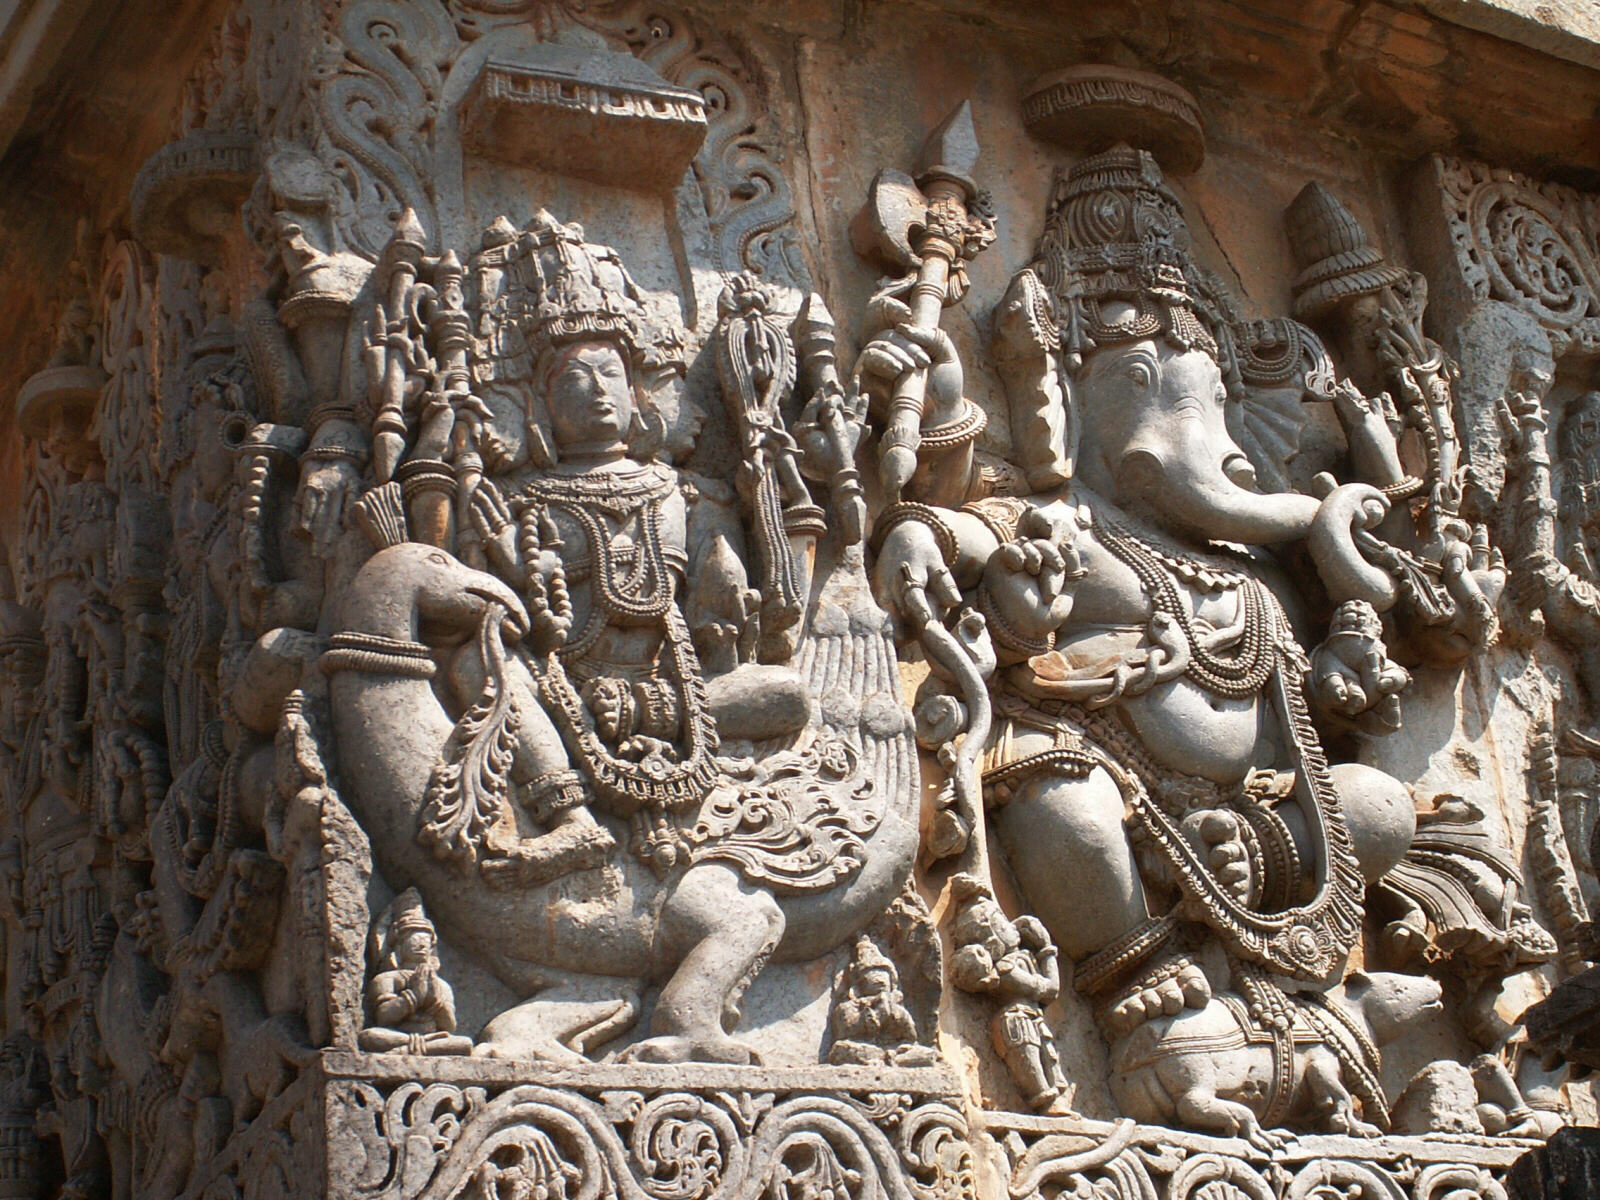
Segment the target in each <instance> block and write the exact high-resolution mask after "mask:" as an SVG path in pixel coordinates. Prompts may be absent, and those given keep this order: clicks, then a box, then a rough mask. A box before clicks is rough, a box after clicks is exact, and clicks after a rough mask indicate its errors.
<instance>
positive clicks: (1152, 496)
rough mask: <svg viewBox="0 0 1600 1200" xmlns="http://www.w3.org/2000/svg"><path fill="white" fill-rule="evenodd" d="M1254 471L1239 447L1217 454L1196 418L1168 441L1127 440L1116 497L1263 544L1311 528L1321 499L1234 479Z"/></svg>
mask: <svg viewBox="0 0 1600 1200" xmlns="http://www.w3.org/2000/svg"><path fill="white" fill-rule="evenodd" d="M1252 474H1253V473H1251V472H1250V471H1249V467H1248V461H1247V460H1246V459H1245V458H1244V455H1243V454H1242V453H1240V452H1238V451H1237V450H1234V451H1232V452H1231V453H1230V454H1229V455H1227V456H1226V457H1222V456H1219V455H1218V454H1217V453H1216V451H1215V448H1214V447H1213V446H1211V445H1210V444H1209V439H1207V438H1206V437H1205V436H1204V430H1203V429H1202V428H1200V427H1199V426H1198V424H1196V425H1195V426H1194V427H1193V429H1192V430H1184V431H1180V432H1179V433H1178V435H1177V436H1176V438H1175V439H1174V444H1172V445H1170V446H1161V447H1155V446H1151V445H1149V444H1143V445H1134V446H1131V447H1130V448H1129V449H1128V450H1127V451H1126V452H1125V453H1124V454H1123V456H1122V459H1121V461H1120V463H1119V464H1118V470H1117V477H1116V481H1117V491H1118V494H1119V496H1120V497H1122V498H1124V499H1128V500H1139V501H1142V502H1143V503H1145V504H1147V505H1149V506H1150V507H1151V508H1153V509H1154V510H1155V511H1156V512H1158V513H1160V514H1161V516H1162V517H1163V518H1164V519H1165V520H1166V522H1167V523H1169V524H1171V525H1173V526H1176V527H1178V528H1180V529H1183V530H1185V531H1187V532H1190V533H1193V534H1196V535H1199V536H1201V537H1204V538H1208V539H1212V540H1217V541H1226V542H1239V543H1242V544H1243V545H1247V546H1262V545H1271V544H1273V543H1276V542H1291V541H1297V540H1299V539H1301V538H1304V537H1305V536H1306V535H1307V534H1309V533H1310V532H1311V527H1312V524H1313V522H1314V521H1315V520H1316V516H1317V510H1318V508H1319V507H1320V503H1319V501H1317V500H1314V499H1313V498H1312V497H1310V496H1303V495H1301V494H1299V493H1298V492H1275V493H1272V494H1270V495H1266V494H1263V493H1261V492H1257V491H1252V490H1250V489H1249V488H1248V487H1246V486H1242V485H1241V484H1240V483H1239V482H1237V481H1236V480H1237V479H1238V478H1240V477H1249V476H1250V475H1252Z"/></svg>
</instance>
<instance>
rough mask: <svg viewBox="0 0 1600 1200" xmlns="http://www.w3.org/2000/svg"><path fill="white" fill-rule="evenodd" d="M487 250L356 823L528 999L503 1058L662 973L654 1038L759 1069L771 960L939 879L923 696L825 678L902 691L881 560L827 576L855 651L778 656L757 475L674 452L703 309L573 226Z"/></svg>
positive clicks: (345, 717) (383, 678) (397, 611)
mask: <svg viewBox="0 0 1600 1200" xmlns="http://www.w3.org/2000/svg"><path fill="white" fill-rule="evenodd" d="M402 232H403V231H402ZM399 236H400V234H399V233H397V238H398V237H399ZM447 268H448V271H447ZM467 269H468V270H470V272H471V273H472V277H473V278H474V279H475V280H476V281H477V287H476V289H475V295H474V297H473V298H472V299H471V301H470V303H471V304H472V305H473V306H474V308H475V309H476V312H475V313H474V314H472V320H471V322H470V323H469V321H468V320H467V316H468V314H466V313H465V311H464V310H463V309H461V308H460V305H459V303H455V302H452V303H453V304H454V306H453V307H452V308H450V309H449V310H447V311H444V315H443V317H441V318H440V319H439V320H437V321H436V322H435V325H436V326H437V328H438V329H439V330H441V331H442V335H441V336H442V338H443V340H441V341H440V342H439V347H438V348H439V353H440V354H449V353H459V350H457V349H452V348H453V347H460V346H461V345H463V344H464V343H465V340H466V337H465V334H464V332H463V331H464V330H466V329H468V328H475V329H476V330H477V331H478V334H477V335H476V336H475V339H474V340H473V343H472V355H473V358H472V361H471V375H472V378H473V381H474V383H473V387H472V388H471V390H470V391H469V390H467V389H466V387H465V386H464V385H463V386H462V388H461V389H460V390H458V391H456V392H454V393H452V394H451V396H450V397H449V398H446V397H443V396H440V395H433V394H426V395H425V394H424V393H423V391H422V390H421V389H418V395H419V396H422V397H423V403H422V406H421V409H422V413H423V416H424V418H425V419H424V420H422V421H421V423H420V424H419V425H418V429H419V430H420V432H419V433H418V435H417V436H416V438H415V439H414V440H411V441H409V442H408V441H407V440H405V438H402V439H401V440H400V441H399V442H397V443H394V444H392V445H391V447H390V450H391V457H392V458H394V460H395V461H396V463H397V466H396V470H395V472H394V479H393V481H392V482H391V483H386V484H384V485H383V486H382V487H381V488H378V489H374V491H373V492H371V493H369V494H368V496H367V497H365V498H364V499H363V504H364V506H365V507H366V508H367V510H368V512H369V515H370V516H371V520H370V522H369V524H370V525H371V529H372V530H373V531H376V533H375V534H373V536H374V541H375V542H378V543H379V549H378V550H377V552H376V553H375V554H374V555H373V556H372V557H371V558H370V559H369V560H367V561H366V563H365V564H364V565H363V566H362V567H361V568H360V570H359V571H358V573H357V574H356V577H355V578H354V580H353V581H352V583H351V586H350V587H349V589H348V590H347V593H346V595H345V596H344V598H343V600H342V604H341V608H340V610H339V613H338V619H339V620H340V621H341V622H342V624H343V628H342V630H341V631H340V632H339V633H336V634H335V635H333V636H332V638H331V639H330V647H331V648H330V650H329V651H328V653H327V654H326V655H324V658H323V666H324V669H325V670H327V671H329V672H330V674H331V676H332V684H331V691H332V694H333V712H334V722H335V727H336V733H337V736H338V740H339V746H340V753H341V755H342V756H343V758H344V761H345V762H346V763H348V764H349V766H348V771H349V777H350V779H351V780H352V785H351V789H350V790H351V795H352V798H353V812H354V813H355V815H356V817H357V819H358V820H359V821H360V822H361V823H362V825H363V827H364V828H366V829H368V830H369V831H370V832H371V835H372V837H373V846H374V860H375V865H376V868H377V869H378V871H380V872H381V873H382V874H383V876H384V878H385V880H386V881H388V882H389V883H390V886H394V887H400V886H415V887H416V888H417V889H418V891H419V893H420V894H421V896H422V898H423V899H424V900H425V901H426V903H427V906H428V912H429V915H430V916H431V917H432V918H433V919H434V920H435V921H436V922H437V923H438V928H439V931H440V936H441V938H443V939H446V940H447V941H448V943H449V944H450V945H451V946H452V947H459V948H462V949H463V950H464V951H465V952H467V953H471V954H475V955H477V956H478V958H479V960H480V961H481V962H483V963H484V965H485V966H486V967H487V968H488V969H490V970H493V971H495V972H496V973H497V974H498V975H499V977H500V978H501V979H502V980H504V981H505V982H506V983H507V985H508V986H509V987H511V988H512V989H513V990H514V991H515V992H516V993H517V994H518V996H519V1000H518V1003H517V1004H516V1005H515V1006H514V1007H513V1008H510V1009H508V1010H506V1011H505V1012H503V1013H501V1014H499V1015H498V1016H496V1017H495V1018H493V1019H492V1020H491V1021H490V1022H489V1023H488V1024H487V1025H486V1026H485V1027H484V1030H483V1032H482V1033H481V1034H480V1035H479V1040H478V1044H477V1048H476V1050H475V1053H481V1054H490V1055H502V1056H513V1057H535V1058H549V1059H555V1060H559V1061H571V1060H572V1059H573V1058H574V1056H575V1055H578V1054H583V1053H587V1052H588V1051H589V1050H590V1049H592V1048H593V1047H594V1046H596V1045H599V1044H600V1043H601V1042H603V1041H604V1040H607V1039H609V1038H611V1037H615V1036H617V1035H618V1034H619V1033H620V1032H621V1031H622V1030H624V1029H627V1028H628V1027H629V1026H630V1025H631V1024H632V1022H633V1021H634V1020H635V1019H636V1018H637V1015H638V1012H639V1011H640V1008H641V1006H642V1005H641V1001H640V995H641V990H642V988H643V987H644V986H646V985H650V984H654V983H657V982H659V983H660V992H659V996H658V997H657V998H656V1000H655V1003H654V1007H653V1010H652V1016H651V1023H652V1030H651V1032H652V1034H653V1036H651V1037H649V1038H647V1039H645V1040H643V1041H641V1042H639V1043H637V1044H635V1045H633V1046H630V1047H628V1049H627V1051H626V1052H627V1053H628V1054H629V1056H630V1057H634V1058H644V1059H653V1060H666V1061H681V1060H683V1059H711V1060H717V1061H734V1062H746V1061H750V1059H751V1058H752V1056H753V1053H754V1051H753V1050H752V1049H751V1047H750V1046H749V1045H747V1044H745V1043H743V1042H741V1041H740V1040H738V1039H736V1038H735V1037H733V1036H731V1032H730V1031H731V1029H732V1028H733V1026H734V1024H735V1023H736V1021H737V1017H738V1005H739V1001H740V999H741V997H742V996H743V994H744V992H745V989H747V988H748V987H749V986H750V984H751V981H752V980H753V979H754V978H755V976H756V974H757V973H758V972H759V971H760V970H761V969H762V967H763V966H764V965H765V963H766V962H767V961H768V959H769V958H771V957H773V956H775V955H776V956H779V957H780V958H781V957H798V958H802V959H805V958H811V957H815V956H818V955H821V954H824V953H826V952H827V951H828V950H830V949H831V948H833V947H834V946H836V945H838V944H840V943H842V942H843V941H844V940H845V939H847V938H850V937H852V936H854V935H855V934H856V933H858V932H859V931H860V930H861V929H862V928H863V927H864V926H865V925H866V924H867V922H869V921H870V920H871V919H873V917H874V916H875V915H876V914H877V913H878V912H881V911H882V909H883V908H884V907H885V906H887V905H888V904H889V903H890V901H891V900H892V899H893V897H894V895H895V894H897V893H898V891H899V890H900V888H901V887H902V886H903V884H904V882H905V879H906V877H907V876H908V875H909V873H910V869H911V863H912V860H913V857H914V854H915V839H916V827H915V820H914V813H915V808H916V804H917V793H916V790H915V788H914V787H912V786H908V785H907V784H906V783H905V782H904V780H906V779H907V778H908V771H907V763H908V760H910V756H911V753H912V747H913V745H914V743H913V742H912V740H911V735H910V733H909V728H908V725H907V723H906V722H905V721H904V719H903V718H902V716H901V710H900V708H899V707H898V706H897V705H893V704H892V703H891V702H890V697H889V695H888V694H885V695H884V696H882V697H880V698H879V700H880V701H881V703H880V702H874V703H869V704H866V705H864V706H863V709H862V713H861V715H860V716H857V715H854V714H846V716H845V717H840V716H839V715H838V713H837V711H836V709H837V706H835V709H833V710H826V711H825V710H823V708H822V706H821V705H819V704H818V703H817V699H816V698H817V697H818V696H821V695H826V694H830V693H831V692H836V691H838V690H839V689H840V688H841V687H842V686H844V684H843V683H842V682H841V680H847V679H852V678H854V677H853V676H851V675H849V674H848V672H850V671H858V672H862V673H864V672H865V671H866V670H867V669H868V667H867V666H865V665H862V664H863V662H864V661H865V660H866V659H867V657H868V656H869V655H870V656H872V657H871V669H872V670H873V673H874V674H873V677H874V678H875V679H877V680H878V681H879V683H878V684H877V685H876V686H878V687H879V688H880V689H882V688H885V687H888V686H892V681H893V680H894V678H895V677H894V675H893V667H892V663H893V646H892V641H891V640H890V637H889V621H888V617H887V615H886V614H884V613H883V612H882V611H881V610H879V609H878V608H877V607H876V605H875V604H874V603H873V602H872V599H871V595H870V590H869V588H868V587H867V586H866V579H865V576H864V573H863V571H862V569H861V567H860V565H859V560H858V561H857V562H856V564H855V565H854V567H848V566H846V567H843V568H834V569H832V571H831V573H830V574H829V575H828V576H827V577H826V578H825V579H824V580H823V581H822V582H821V583H819V585H818V595H820V596H824V597H827V596H834V597H837V600H835V601H830V603H832V604H833V605H834V607H833V608H832V609H830V610H829V611H830V612H832V613H834V614H835V615H836V616H841V617H842V616H843V614H844V613H846V612H848V613H850V614H851V615H850V616H848V617H843V619H834V620H832V623H831V624H829V625H827V626H826V628H822V629H814V630H810V631H807V632H806V633H805V636H806V637H808V638H810V639H811V640H812V641H813V642H815V641H816V640H817V639H819V638H832V639H834V641H835V642H836V643H839V644H843V645H848V646H849V647H850V648H851V650H850V654H849V655H848V656H847V655H845V654H843V653H840V654H837V655H833V656H829V655H827V654H822V653H818V654H816V655H814V656H812V657H810V658H806V659H802V657H801V656H800V655H790V656H789V657H788V658H786V659H785V658H782V657H780V656H778V655H776V654H774V653H773V652H772V649H771V647H770V646H764V645H763V639H762V638H761V636H760V631H759V629H758V628H756V625H757V623H758V622H759V620H760V614H761V612H762V605H761V597H760V596H759V595H756V594H754V589H752V588H751V585H750V582H749V578H748V575H747V572H746V567H745V563H746V562H747V561H749V552H748V550H747V546H746V538H745V529H744V524H743V521H744V517H743V515H742V513H741V509H740V508H739V498H738V496H737V494H736V493H735V491H734V489H733V488H731V487H727V486H725V485H720V484H718V483H716V482H715V481H712V480H707V479H703V478H699V477H695V476H691V475H689V474H688V473H686V472H680V471H679V470H678V469H676V468H675V467H673V466H672V465H671V464H670V463H668V462H666V461H663V459H662V458H660V457H658V454H657V448H658V447H659V446H660V445H661V438H662V434H663V431H664V422H663V421H662V420H660V419H659V412H658V410H657V409H656V407H655V406H654V404H653V399H654V397H655V395H656V393H657V391H658V390H659V387H660V384H661V380H662V377H663V376H666V375H670V373H671V370H672V368H671V366H670V360H667V359H666V356H667V355H668V354H669V353H670V352H671V351H672V348H673V345H674V343H673V338H674V336H675V334H676V330H675V328H674V327H673V326H672V324H671V322H670V321H669V320H667V319H665V318H661V319H658V318H656V317H655V316H654V315H653V313H652V312H651V310H650V309H649V307H648V305H647V304H646V303H645V302H644V300H643V298H642V296H641V294H640V292H639V291H638V289H637V288H636V287H635V285H634V284H633V281H632V280H631V279H630V278H629V277H628V276H627V274H626V272H625V271H623V269H622V267H621V264H620V262H619V261H618V260H617V257H616V254H615V252H614V251H611V250H610V249H609V248H607V247H604V246H597V245H593V244H591V243H588V242H586V241H585V240H584V239H583V235H582V230H581V229H579V228H578V227H577V226H572V225H562V224H559V223H557V222H555V221H554V220H552V219H550V218H549V217H548V216H547V215H546V214H540V215H539V216H538V217H536V218H535V220H534V221H533V222H531V223H530V224H529V226H527V227H526V228H524V229H522V230H520V231H519V230H516V229H514V228H512V227H511V225H510V224H509V222H505V221H502V222H497V223H496V224H495V225H494V226H492V227H491V228H490V230H489V231H488V233H487V234H486V236H485V239H484V243H483V248H482V250H481V252H480V253H478V254H476V255H474V256H473V258H472V260H471V262H470V263H469V264H468V267H467ZM437 273H438V275H445V274H448V275H449V280H448V281H447V282H452V284H453V283H459V277H460V276H461V275H462V273H463V270H462V267H461V264H460V263H459V262H458V261H457V260H455V259H453V258H450V257H449V256H446V257H445V258H443V259H441V260H440V266H439V267H438V268H437ZM402 282H404V281H403V280H402ZM418 286H420V285H418ZM441 294H442V291H441ZM430 302H431V301H430ZM445 318H449V319H448V320H446V319H445ZM398 336H399V335H396V337H397V338H398ZM663 347H665V349H663ZM374 357H375V358H378V357H379V356H376V355H375V356H374ZM413 357H414V356H413ZM664 360H666V361H668V363H669V365H668V366H665V367H664V366H663V365H662V364H663V361H664ZM408 361H409V360H408ZM455 361H457V362H460V361H461V360H460V359H457V360H455ZM467 374H468V372H467V371H466V369H465V368H464V367H463V369H462V371H461V373H460V375H459V376H457V378H459V379H462V380H464V379H465V378H466V376H467ZM375 378H378V379H379V380H380V381H381V380H382V379H383V378H384V376H383V375H382V374H376V375H375ZM396 383H397V386H396V388H395V389H394V391H393V392H392V393H388V394H389V395H391V396H398V397H400V400H399V407H398V408H395V409H393V410H392V411H393V412H394V413H395V414H397V415H396V417H395V423H394V425H393V428H394V429H395V430H396V431H398V430H400V429H402V428H404V429H405V430H406V438H409V437H410V430H411V426H410V425H408V424H406V423H405V422H404V421H402V420H401V418H402V417H404V416H405V414H406V411H407V410H406V409H405V407H404V406H405V403H406V397H407V396H408V395H409V392H407V391H406V390H405V388H404V387H401V386H398V383H399V379H398V377H396ZM424 386H426V382H425V383H424ZM429 422H437V424H438V426H439V427H438V428H434V427H433V426H432V425H430V424H429ZM447 423H453V428H445V425H446V424H447ZM423 433H426V434H427V435H428V436H427V439H424V437H423V436H422V434H423ZM397 436H398V435H397ZM441 452H446V453H450V454H451V455H452V456H453V457H452V459H451V460H449V461H447V460H444V459H438V458H430V457H428V456H429V455H435V454H438V453H441ZM439 496H444V497H445V498H446V500H447V503H446V505H443V506H441V505H439V504H435V503H433V501H434V499H435V498H436V497H439ZM386 497H387V498H386ZM398 497H403V498H404V500H405V501H406V503H407V505H408V506H409V512H407V511H402V510H401V509H400V508H399V507H398V504H397V498H398ZM384 506H387V507H384ZM380 508H381V511H380ZM408 516H409V517H411V518H412V519H411V521H410V522H409V524H408V521H407V518H408ZM418 517H425V518H428V520H421V519H417V518H418ZM408 528H409V529H411V530H412V531H421V530H424V529H425V530H426V531H428V532H427V534H426V536H427V537H429V538H437V540H435V541H429V540H411V539H410V538H408V537H406V536H404V535H405V532H406V531H407V529H408ZM369 532H370V531H369ZM783 532H784V531H783V530H780V531H779V534H780V535H782V534H783ZM397 533H398V536H396V534H397ZM469 564H479V565H469ZM481 568H487V569H486V570H485V569H481ZM851 571H853V574H851V573H850V572H851ZM830 587H831V588H832V590H831V591H830V590H829V589H830ZM821 603H822V602H821V601H819V602H818V604H819V606H820V605H821ZM789 632H790V634H791V635H793V634H798V633H799V630H798V628H792V629H791V630H790V631H789ZM839 664H844V665H843V666H840V665H839ZM883 681H891V682H890V683H885V682H883ZM870 698H871V697H870V696H869V699H870ZM599 977H604V979H605V980H607V981H608V982H607V983H606V985H605V987H604V988H601V990H600V992H599V994H600V995H601V996H602V997H603V998H602V999H601V1000H595V999H594V994H595V989H594V987H592V986H590V984H589V983H588V982H587V981H589V980H591V979H593V978H599ZM605 988H609V989H610V990H609V991H606V990H605ZM586 989H587V990H586Z"/></svg>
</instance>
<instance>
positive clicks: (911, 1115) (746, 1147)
mask: <svg viewBox="0 0 1600 1200" xmlns="http://www.w3.org/2000/svg"><path fill="white" fill-rule="evenodd" d="M886 1097H888V1098H892V1102H888V1100H886ZM327 1100H328V1104H329V1107H330V1125H331V1126H333V1127H335V1128H338V1129H339V1130H340V1131H341V1135H342V1136H343V1138H344V1139H345V1144H346V1145H347V1146H349V1147H350V1149H351V1150H357V1152H356V1153H351V1154H347V1155H345V1156H344V1157H342V1158H339V1159H336V1160H335V1161H333V1162H332V1163H331V1164H330V1169H331V1172H332V1174H331V1177H330V1180H329V1184H330V1187H329V1192H330V1194H331V1195H336V1196H340V1197H346V1196H349V1197H372V1198H378V1197H382V1198H383V1200H432V1198H438V1200H446V1198H449V1197H455V1196H460V1195H471V1196H478V1195H486V1196H493V1195H502V1194H506V1192H505V1191H504V1189H505V1188H506V1187H509V1186H512V1185H513V1183H515V1185H516V1186H534V1187H539V1188H543V1189H545V1190H546V1192H547V1194H549V1195H551V1196H564V1197H566V1198H567V1200H590V1198H593V1197H597V1196H604V1195H615V1196H618V1197H621V1198H623V1200H733V1198H735V1197H747V1196H756V1195H775V1196H787V1197H791V1198H795V1200H799V1198H801V1197H808V1196H815V1195H817V1194H819V1192H826V1191H829V1190H831V1191H832V1192H833V1194H835V1195H839V1194H840V1193H841V1192H842V1193H843V1194H844V1195H850V1196H874V1195H877V1196H888V1197H893V1198H895V1200H957V1198H959V1197H966V1196H969V1195H971V1194H972V1193H973V1163H972V1154H971V1148H970V1146H969V1144H968V1142H967V1140H966V1122H965V1120H964V1118H963V1117H962V1116H961V1114H960V1112H959V1111H958V1110H956V1109H955V1108H954V1107H952V1106H951V1105H949V1104H948V1103H945V1102H944V1101H941V1100H939V1099H937V1098H934V1099H928V1098H926V1097H917V1096H913V1095H911V1094H908V1093H854V1092H826V1091H803V1092H798V1093H792V1094H787V1095H785V1094H782V1093H777V1094H774V1093H773V1092H770V1091H761V1090H743V1089H735V1090H727V1089H722V1088H715V1087H704V1088H700V1087H696V1088H688V1089H670V1090H655V1089H650V1088H640V1089H635V1088H624V1089H595V1090H590V1089H584V1090H582V1091H579V1090H575V1089H569V1088H565V1087H549V1086H545V1085H542V1084H535V1083H514V1084H510V1085H509V1086H505V1087H503V1088H500V1089H496V1088H494V1087H492V1086H491V1087H486V1086H476V1085H467V1084H461V1083H454V1082H433V1083H421V1082H415V1081H412V1082H404V1083H400V1084H398V1085H386V1084H384V1083H383V1082H381V1081H376V1080H367V1079H341V1080H335V1081H332V1082H331V1083H330V1085H329V1090H328V1093H327ZM497 1189H498V1190H497Z"/></svg>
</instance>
